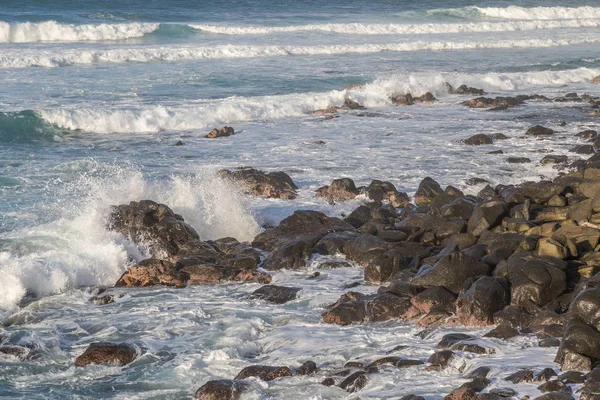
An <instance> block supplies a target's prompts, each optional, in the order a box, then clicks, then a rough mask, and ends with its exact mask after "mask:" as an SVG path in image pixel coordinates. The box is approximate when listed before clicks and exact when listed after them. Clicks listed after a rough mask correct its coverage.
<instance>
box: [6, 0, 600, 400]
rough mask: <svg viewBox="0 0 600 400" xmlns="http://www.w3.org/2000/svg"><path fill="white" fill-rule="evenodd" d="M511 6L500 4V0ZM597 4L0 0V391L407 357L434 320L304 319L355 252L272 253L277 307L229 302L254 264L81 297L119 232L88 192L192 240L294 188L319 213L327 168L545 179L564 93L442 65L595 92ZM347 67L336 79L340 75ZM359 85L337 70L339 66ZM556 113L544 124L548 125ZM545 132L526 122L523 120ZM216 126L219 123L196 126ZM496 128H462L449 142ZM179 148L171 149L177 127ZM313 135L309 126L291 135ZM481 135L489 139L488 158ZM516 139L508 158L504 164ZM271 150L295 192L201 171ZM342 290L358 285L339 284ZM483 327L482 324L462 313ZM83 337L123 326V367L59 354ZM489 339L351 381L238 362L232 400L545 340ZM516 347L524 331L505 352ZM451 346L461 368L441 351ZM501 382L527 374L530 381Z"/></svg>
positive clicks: (239, 231)
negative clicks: (284, 264)
mask: <svg viewBox="0 0 600 400" xmlns="http://www.w3.org/2000/svg"><path fill="white" fill-rule="evenodd" d="M517 3H518V4H517ZM599 27H600V3H598V2H597V1H591V0H587V1H579V0H576V1H569V2H566V1H562V2H561V1H556V0H546V1H538V0H529V1H521V2H514V3H513V4H512V5H511V3H510V2H506V1H479V2H475V1H465V0H454V1H446V2H443V8H442V4H441V3H440V2H435V1H430V0H427V1H420V2H415V1H406V0H395V1H391V0H378V1H369V2H366V1H356V0H348V1H345V2H343V3H341V4H335V3H333V2H328V1H322V0H315V1H308V2H298V1H289V0H285V1H259V0H254V1H250V0H247V1H241V0H240V1H210V2H209V1H191V0H189V1H186V0H173V1H170V2H164V1H157V0H144V1H142V0H135V1H127V2H116V1H109V0H86V1H76V0H59V1H55V2H47V1H42V0H30V1H27V2H17V1H12V0H3V1H1V2H0V319H1V320H2V322H3V324H4V327H3V328H0V343H2V344H13V345H22V346H27V347H28V348H30V349H31V351H30V354H29V356H28V357H27V358H26V359H24V360H19V359H16V358H11V357H4V356H2V357H3V358H0V371H2V373H1V374H0V396H5V397H8V398H23V399H71V398H73V399H90V398H115V399H183V398H190V397H191V395H192V394H193V392H194V391H195V390H196V389H197V388H198V387H200V386H201V385H202V384H203V383H205V382H206V381H208V380H210V379H219V378H233V377H234V376H235V375H236V374H237V372H239V370H241V369H242V368H243V367H245V366H247V365H250V364H254V363H261V364H268V365H289V366H298V365H300V364H301V363H302V362H304V361H306V360H308V359H312V360H315V361H316V362H317V364H318V365H319V367H320V368H321V369H322V370H323V371H335V370H337V369H340V368H341V367H342V366H343V364H344V363H345V362H346V361H348V360H350V359H355V358H358V359H366V360H371V359H375V358H376V357H378V356H382V355H385V352H386V351H387V350H389V349H390V348H393V347H395V346H397V345H400V344H404V345H409V346H410V348H409V349H408V350H405V351H403V353H402V355H405V356H407V357H412V358H420V359H423V360H425V359H426V358H427V357H428V356H429V354H431V353H432V352H433V347H434V345H435V343H437V340H439V339H440V337H441V336H442V335H443V334H444V333H447V332H450V331H457V330H458V331H461V330H463V331H466V330H465V329H464V328H444V329H440V330H439V331H436V332H435V333H434V334H433V335H432V336H430V337H427V338H425V339H418V338H416V337H415V336H414V334H415V333H416V332H418V329H417V328H415V327H414V326H411V325H410V324H402V323H398V322H394V323H377V324H369V325H365V326H353V327H338V326H330V325H327V324H324V323H322V322H321V320H320V314H321V313H322V312H323V311H324V309H325V306H326V305H327V304H330V303H332V302H333V301H335V300H336V299H337V298H338V297H339V296H340V295H341V294H342V293H344V292H345V291H346V289H344V286H345V285H347V284H349V283H352V282H355V281H360V280H361V277H362V271H361V269H360V268H359V267H356V268H348V269H340V270H331V271H329V270H322V271H321V272H322V275H321V277H320V279H319V280H308V279H307V277H308V276H310V275H311V274H312V273H313V272H314V270H315V269H316V268H317V267H318V265H319V263H320V261H322V260H320V259H315V260H314V263H313V265H312V266H311V268H309V269H308V270H305V271H281V272H276V273H274V283H278V284H286V285H287V284H289V285H294V286H300V287H302V291H301V292H300V294H299V298H298V299H297V300H295V301H292V302H291V303H288V304H286V305H283V306H272V305H267V304H265V303H264V302H259V301H254V300H248V299H247V294H248V293H249V292H251V291H253V290H255V289H256V288H257V287H258V286H256V285H220V286H214V287H189V288H185V289H179V290H176V289H169V288H159V287H157V288H150V289H119V290H117V291H115V293H117V294H121V295H122V297H119V298H118V299H117V302H116V303H115V304H111V305H107V306H102V307H100V306H95V305H93V304H91V303H90V302H89V301H88V299H89V297H91V296H92V294H93V293H94V290H95V289H94V288H96V287H99V286H110V285H112V284H114V282H116V280H117V279H118V278H119V276H120V274H121V273H122V272H123V271H125V270H126V269H127V267H128V266H130V265H131V264H132V263H133V262H135V261H136V260H141V259H143V258H144V257H145V254H144V252H143V251H142V250H140V249H137V248H136V247H135V246H134V245H133V244H131V243H129V242H128V241H127V240H126V239H124V238H122V237H119V236H118V235H116V234H114V233H111V232H108V231H106V229H105V219H106V217H107V213H108V210H109V207H110V205H113V204H120V203H123V202H128V201H131V200H139V199H145V198H149V199H153V200H156V201H159V202H164V203H166V204H168V205H169V206H170V207H172V208H173V209H174V210H175V211H176V212H178V213H180V214H182V215H183V216H184V217H185V219H186V221H188V222H190V224H191V225H192V226H194V227H195V228H196V230H197V231H198V232H199V234H200V236H201V237H202V238H203V239H216V238H220V237H225V236H233V237H236V238H237V239H239V240H251V239H252V238H253V237H254V236H255V235H256V234H257V233H258V232H260V231H261V229H263V228H262V226H265V225H273V224H276V223H278V221H280V220H281V219H283V218H285V217H286V216H288V215H289V214H291V213H292V212H293V211H294V210H296V209H316V210H320V211H323V212H325V213H327V214H329V215H334V216H341V215H343V213H347V212H348V211H350V210H352V209H353V208H354V207H356V206H357V205H358V204H359V202H360V200H356V201H352V202H348V203H345V204H338V205H335V206H331V205H329V204H327V203H326V202H324V201H323V200H321V199H318V198H315V197H314V190H315V189H316V188H318V187H320V186H323V185H325V184H328V183H330V182H331V180H332V179H334V178H338V177H342V176H347V177H351V178H353V179H354V180H355V181H356V182H357V184H359V185H363V184H368V183H369V182H370V180H372V179H382V180H389V181H391V182H392V183H394V184H395V185H396V187H397V188H398V189H399V190H403V191H406V192H408V193H414V191H415V190H416V187H417V186H418V183H419V182H420V180H421V179H423V178H424V177H425V176H431V177H433V178H434V179H436V180H438V181H439V182H440V183H441V184H442V185H449V184H452V185H454V186H457V187H459V188H460V189H463V190H465V191H466V192H467V193H476V192H477V191H478V190H479V189H481V187H482V186H481V185H480V186H468V185H467V184H466V181H467V180H468V179H469V178H473V177H480V178H484V179H487V180H489V181H490V182H491V183H492V184H493V185H495V184H498V183H518V182H521V181H523V180H527V179H540V178H541V177H548V178H551V177H553V176H556V174H557V173H558V171H557V170H555V169H553V168H551V167H550V166H542V165H540V164H539V160H540V159H541V158H542V157H543V156H544V155H545V153H543V152H542V151H547V150H552V152H553V153H552V154H565V155H568V156H569V158H570V159H571V160H576V159H577V158H578V156H577V155H575V154H573V153H570V152H569V149H570V148H572V147H573V146H574V145H576V144H581V143H583V141H582V140H581V139H578V138H576V137H575V136H574V134H575V133H577V132H579V131H581V130H584V129H597V128H598V117H592V116H590V115H589V108H588V107H587V106H586V105H585V104H584V103H562V102H561V103H555V102H535V101H530V102H527V103H526V104H525V105H522V106H520V107H516V108H513V109H509V110H505V111H500V112H489V111H486V110H481V109H468V108H466V107H464V106H462V105H461V104H460V103H461V102H462V101H464V100H467V99H470V98H471V97H463V96H458V95H453V94H449V93H448V92H447V90H446V89H445V83H446V82H449V83H450V84H452V85H453V86H455V87H456V86H459V85H461V84H467V85H468V86H474V87H477V88H482V89H484V90H486V91H487V92H489V94H490V95H491V96H504V95H510V96H514V95H518V94H534V93H536V94H542V95H545V96H548V97H551V98H552V97H558V96H562V95H564V94H566V93H569V92H576V93H578V94H584V93H587V94H591V95H596V96H598V95H600V86H599V85H593V84H591V83H590V81H591V79H593V78H594V77H596V76H598V75H600V55H599V53H598V48H599V46H600V30H599ZM351 85H353V86H351ZM357 85H358V86H357ZM427 91H430V92H432V93H433V94H434V95H435V96H436V97H437V98H438V101H437V102H435V103H433V104H430V105H424V104H423V105H413V106H410V107H397V106H393V105H392V103H391V101H390V96H392V95H397V94H405V93H412V94H413V95H416V96H419V95H422V94H424V93H425V92H427ZM346 98H350V99H352V100H355V101H358V102H359V103H361V104H363V105H364V106H365V107H367V110H363V111H348V112H341V113H340V116H339V118H335V119H324V118H323V117H322V116H319V115H313V114H311V112H312V111H314V110H316V109H322V108H327V107H331V106H340V105H342V104H343V103H344V100H345V99H346ZM561 121H564V122H566V125H565V126H561V125H562V124H560V122H561ZM536 124H542V125H545V126H548V127H551V128H553V129H556V130H557V131H558V134H556V135H554V136H553V137H552V138H551V139H545V140H537V139H532V138H525V137H524V136H523V133H524V131H525V130H526V129H527V128H529V127H530V126H533V125H536ZM222 125H231V126H233V127H234V128H235V129H236V132H237V133H238V134H237V135H235V136H233V137H229V138H223V139H219V140H208V139H204V138H203V135H204V134H206V133H207V132H208V131H210V130H211V129H213V128H215V127H220V126H222ZM495 132H502V133H504V134H506V135H507V136H509V139H508V140H505V141H498V142H496V143H495V144H494V145H491V146H485V148H480V147H468V146H464V145H463V144H461V143H460V140H461V139H464V138H467V137H469V136H471V135H473V134H476V133H495ZM179 140H181V141H183V142H184V143H185V145H184V146H175V143H176V142H177V141H179ZM317 140H322V141H325V142H326V144H324V145H321V146H318V145H313V144H311V142H314V141H317ZM498 149H502V150H503V151H504V153H505V154H500V155H489V154H487V153H488V152H489V151H491V150H498ZM509 156H526V157H529V158H530V159H531V160H532V163H531V164H526V165H525V167H524V166H523V164H508V163H506V161H505V160H506V158H507V157H509ZM237 166H253V167H256V168H260V169H264V170H269V171H271V170H283V171H285V172H287V173H288V174H289V175H290V176H291V177H292V178H293V179H294V181H295V182H296V183H297V184H298V186H299V187H300V190H299V197H298V198H297V199H296V200H293V201H290V200H274V199H262V198H248V197H246V196H244V195H243V194H241V193H239V192H238V190H237V188H235V187H232V186H231V184H229V183H227V182H223V181H221V180H219V179H218V178H216V177H215V171H217V170H218V169H220V168H233V167H237ZM355 290H358V291H363V292H365V293H369V292H373V291H375V290H376V287H369V286H364V285H361V286H359V287H358V288H357V289H355ZM475 332H476V333H484V332H485V330H483V331H475ZM94 341H115V342H128V343H133V344H134V345H135V346H136V347H137V349H138V352H139V357H138V358H137V360H136V361H135V362H134V363H133V364H131V365H129V366H127V367H124V368H114V367H102V366H95V367H90V368H84V369H76V368H75V367H74V365H73V359H74V357H76V356H77V355H78V354H80V353H81V352H82V351H83V350H84V349H85V347H86V346H87V344H89V343H91V342H94ZM486 344H487V345H489V346H491V347H494V348H496V350H497V351H496V354H493V355H483V356H472V355H468V354H462V355H461V358H460V360H459V361H457V365H455V366H453V368H449V369H448V370H445V371H444V372H441V373H433V372H424V371H423V370H422V368H409V369H406V370H396V369H395V368H392V369H385V370H384V371H383V373H381V374H377V375H373V376H372V378H371V380H370V381H369V383H368V385H367V386H366V387H365V388H364V389H363V390H362V391H361V392H360V393H359V394H358V395H356V394H354V395H349V394H348V393H346V392H344V391H342V390H341V389H339V388H335V387H333V388H328V387H325V386H322V385H320V383H319V382H320V381H321V380H322V379H323V377H324V374H319V375H318V376H315V377H293V378H288V379H281V380H277V381H273V382H269V383H264V382H259V381H253V382H252V386H253V389H252V391H251V393H249V394H248V395H247V397H248V398H255V399H259V398H260V399H262V398H264V399H283V398H287V399H345V398H348V399H350V398H358V397H357V396H359V397H360V398H361V399H388V398H389V399H392V398H397V397H400V396H402V395H404V394H408V393H416V394H420V395H424V396H426V397H428V398H440V397H441V396H443V395H445V394H447V393H448V392H449V391H450V390H451V389H452V388H454V387H457V386H458V385H459V384H460V383H462V382H464V381H466V380H465V379H464V378H463V376H464V375H463V373H461V372H460V371H459V370H462V368H461V367H463V365H462V364H464V366H465V368H466V369H464V371H466V372H468V371H469V370H471V369H473V368H475V367H477V366H479V365H488V366H491V367H492V374H491V376H492V377H493V385H494V386H502V381H501V378H502V377H503V376H504V375H507V374H508V373H510V372H514V370H516V369H517V368H519V367H521V366H530V367H531V366H533V367H545V366H548V365H551V363H552V359H553V357H554V350H553V349H543V348H538V347H537V342H536V340H535V339H534V338H529V337H521V338H519V339H517V340H516V341H513V342H510V343H509V344H507V345H500V342H494V341H486ZM525 348H527V352H523V349H525ZM459 364H460V365H459ZM518 389H519V394H520V395H525V394H530V395H533V396H535V395H537V394H539V392H537V391H536V389H535V385H521V386H518Z"/></svg>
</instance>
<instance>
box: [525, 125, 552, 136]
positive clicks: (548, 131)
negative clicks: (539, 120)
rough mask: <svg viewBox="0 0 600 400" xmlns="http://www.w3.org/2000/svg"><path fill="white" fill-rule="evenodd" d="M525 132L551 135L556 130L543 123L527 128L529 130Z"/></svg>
mask: <svg viewBox="0 0 600 400" xmlns="http://www.w3.org/2000/svg"><path fill="white" fill-rule="evenodd" d="M525 134H526V135H530V136H549V135H553V134H554V131H553V130H552V129H550V128H546V127H543V126H541V125H536V126H533V127H531V128H529V129H527V132H525Z"/></svg>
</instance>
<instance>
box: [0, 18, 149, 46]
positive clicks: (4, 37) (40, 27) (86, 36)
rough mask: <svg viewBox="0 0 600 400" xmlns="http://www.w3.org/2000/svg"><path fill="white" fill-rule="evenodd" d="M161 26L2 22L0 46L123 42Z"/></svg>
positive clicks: (143, 24)
mask: <svg viewBox="0 0 600 400" xmlns="http://www.w3.org/2000/svg"><path fill="white" fill-rule="evenodd" d="M158 27H159V24H151V23H128V24H99V25H73V24H61V23H58V22H56V21H46V22H37V23H36V22H22V23H15V24H9V23H8V22H4V21H0V43H24V42H43V41H61V42H73V41H91V40H122V39H128V38H135V37H140V36H144V35H145V34H148V33H150V32H152V31H155V30H156V29H158Z"/></svg>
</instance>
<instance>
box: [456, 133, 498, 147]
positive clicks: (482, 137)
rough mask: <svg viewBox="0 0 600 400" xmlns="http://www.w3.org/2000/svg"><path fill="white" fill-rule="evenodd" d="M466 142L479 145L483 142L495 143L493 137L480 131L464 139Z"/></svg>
mask: <svg viewBox="0 0 600 400" xmlns="http://www.w3.org/2000/svg"><path fill="white" fill-rule="evenodd" d="M463 143H464V144H468V145H470V146H479V145H482V144H493V143H494V141H493V140H492V138H491V137H489V136H488V135H486V134H484V133H479V134H477V135H473V136H471V137H470V138H468V139H465V140H463Z"/></svg>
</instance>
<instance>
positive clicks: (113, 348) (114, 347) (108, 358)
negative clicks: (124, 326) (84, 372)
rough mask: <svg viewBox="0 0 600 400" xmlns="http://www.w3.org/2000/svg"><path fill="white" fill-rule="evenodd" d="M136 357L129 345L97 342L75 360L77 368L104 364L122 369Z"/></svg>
mask: <svg viewBox="0 0 600 400" xmlns="http://www.w3.org/2000/svg"><path fill="white" fill-rule="evenodd" d="M135 357H136V351H135V349H134V348H133V347H131V346H129V345H127V344H116V343H105V342H96V343H92V344H90V345H89V346H88V348H87V349H86V350H85V351H84V352H83V354H82V355H80V356H79V357H77V358H76V359H75V366H77V367H85V366H87V365H90V364H102V365H112V366H119V367H121V366H123V365H127V364H129V363H130V362H132V361H133V360H134V359H135Z"/></svg>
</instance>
